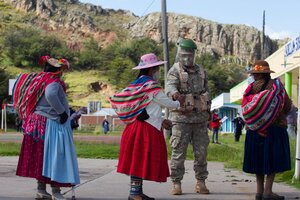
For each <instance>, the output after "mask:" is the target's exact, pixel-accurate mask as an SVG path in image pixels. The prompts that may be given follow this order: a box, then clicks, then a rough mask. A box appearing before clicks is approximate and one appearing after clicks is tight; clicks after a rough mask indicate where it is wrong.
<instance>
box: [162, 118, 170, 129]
mask: <svg viewBox="0 0 300 200" xmlns="http://www.w3.org/2000/svg"><path fill="white" fill-rule="evenodd" d="M162 127H163V128H164V129H167V130H170V129H171V128H172V122H171V121H170V120H168V119H164V121H163V122H162Z"/></svg>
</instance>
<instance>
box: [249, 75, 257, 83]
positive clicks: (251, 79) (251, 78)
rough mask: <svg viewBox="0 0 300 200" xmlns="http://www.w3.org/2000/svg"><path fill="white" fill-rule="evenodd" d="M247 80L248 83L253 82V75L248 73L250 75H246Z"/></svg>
mask: <svg viewBox="0 0 300 200" xmlns="http://www.w3.org/2000/svg"><path fill="white" fill-rule="evenodd" d="M247 81H248V84H251V83H253V82H254V81H255V80H254V77H253V76H252V75H250V76H248V79H247Z"/></svg>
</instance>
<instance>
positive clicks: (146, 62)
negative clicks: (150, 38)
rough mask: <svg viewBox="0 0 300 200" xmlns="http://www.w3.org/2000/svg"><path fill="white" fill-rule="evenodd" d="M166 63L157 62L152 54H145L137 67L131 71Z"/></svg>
mask: <svg viewBox="0 0 300 200" xmlns="http://www.w3.org/2000/svg"><path fill="white" fill-rule="evenodd" d="M166 62H167V61H158V60H157V57H156V55H155V54H154V53H149V54H145V55H143V56H142V57H141V60H140V63H139V65H138V66H136V67H134V68H132V69H145V68H150V67H155V66H159V65H162V64H165V63H166Z"/></svg>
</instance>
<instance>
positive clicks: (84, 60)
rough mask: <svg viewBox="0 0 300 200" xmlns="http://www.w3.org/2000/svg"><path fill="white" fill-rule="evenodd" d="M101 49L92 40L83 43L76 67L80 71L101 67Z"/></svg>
mask: <svg viewBox="0 0 300 200" xmlns="http://www.w3.org/2000/svg"><path fill="white" fill-rule="evenodd" d="M101 64H102V56H101V48H100V47H99V46H98V43H97V42H96V41H95V40H94V39H89V40H87V41H86V42H85V43H84V48H83V50H82V51H81V52H80V53H79V56H78V61H77V62H76V67H77V68H80V69H95V68H99V67H101Z"/></svg>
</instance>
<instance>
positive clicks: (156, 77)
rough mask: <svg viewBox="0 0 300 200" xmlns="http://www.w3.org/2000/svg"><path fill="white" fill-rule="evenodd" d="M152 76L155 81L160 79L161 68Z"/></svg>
mask: <svg viewBox="0 0 300 200" xmlns="http://www.w3.org/2000/svg"><path fill="white" fill-rule="evenodd" d="M152 78H153V79H154V80H155V81H158V80H159V79H160V72H159V70H158V71H157V72H155V73H154V74H153V76H152Z"/></svg>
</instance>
